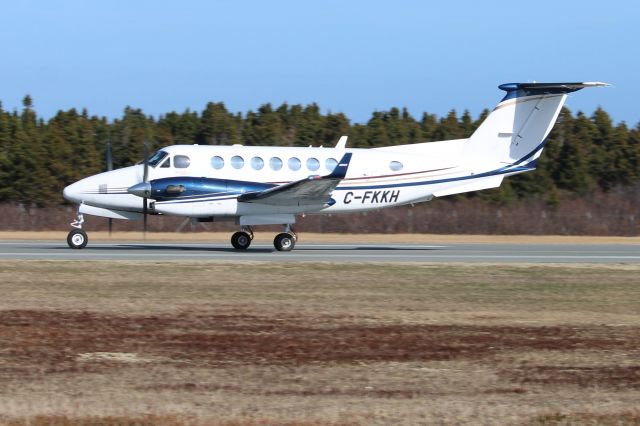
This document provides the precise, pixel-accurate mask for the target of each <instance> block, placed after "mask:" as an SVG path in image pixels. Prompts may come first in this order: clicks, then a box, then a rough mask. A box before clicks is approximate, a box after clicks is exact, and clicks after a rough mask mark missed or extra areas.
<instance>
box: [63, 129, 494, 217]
mask: <svg viewBox="0 0 640 426" xmlns="http://www.w3.org/2000/svg"><path fill="white" fill-rule="evenodd" d="M465 141H466V140H453V141H447V142H433V143H422V144H413V145H404V146H398V147H387V148H382V149H357V148H353V149H337V148H313V147H309V148H293V147H258V146H240V145H234V146H212V145H174V146H169V147H166V148H163V149H162V151H164V152H166V153H167V155H166V157H165V159H163V161H162V162H160V163H158V164H156V165H155V166H151V167H149V177H148V179H149V180H152V181H153V180H155V179H161V178H169V177H179V176H184V177H198V178H199V177H206V178H214V179H228V180H234V181H246V182H251V183H255V182H260V183H270V184H275V185H278V184H284V183H288V182H292V181H297V180H300V179H304V178H306V177H308V176H311V175H327V174H329V173H331V171H332V170H333V168H334V167H335V165H336V163H337V161H339V160H340V158H341V157H342V156H343V155H344V154H345V153H346V152H350V153H352V160H351V164H350V165H349V169H348V171H347V175H346V178H345V179H344V180H342V182H341V183H340V184H339V185H338V187H337V188H335V190H334V191H333V194H332V197H331V198H333V200H335V203H334V204H332V205H330V206H317V207H315V208H311V209H310V207H309V206H304V205H303V206H291V205H283V206H278V205H263V204H255V203H242V202H238V201H237V199H236V197H234V196H228V195H225V194H212V195H210V196H208V197H200V198H198V199H191V200H169V201H166V200H165V201H156V202H154V200H153V198H151V199H150V200H149V207H150V212H152V213H160V214H169V215H181V216H190V217H222V216H243V215H258V214H299V213H339V212H357V211H366V210H372V209H379V208H383V207H391V206H397V205H402V204H409V203H416V202H421V201H427V200H429V199H431V198H432V197H433V195H434V194H437V193H438V192H439V191H442V190H447V189H448V188H452V187H462V186H466V185H469V183H470V179H471V180H474V181H478V182H485V181H487V179H494V180H495V178H493V177H487V176H484V175H481V176H479V177H478V178H477V179H473V178H472V177H473V174H472V173H473V172H474V171H472V170H469V168H468V167H461V166H459V165H458V164H457V163H458V162H459V161H457V160H456V159H459V158H460V155H459V154H460V150H461V149H462V146H463V144H464V142H465ZM408 147H411V150H408V149H407V148H408ZM165 161H167V164H165ZM169 163H170V165H169V166H167V165H168V164H169ZM187 164H188V165H187ZM163 166H164V167H163ZM185 166H186V167H185ZM494 166H495V167H493V169H495V168H496V167H498V165H494ZM490 169H491V168H490ZM490 169H487V170H476V171H475V172H476V173H480V174H482V173H483V172H490V171H491V170H490ZM505 172H506V171H505ZM142 174H143V166H142V165H135V166H131V167H126V168H123V169H118V170H114V171H110V172H105V173H101V174H98V175H94V176H90V177H88V178H85V179H83V180H81V181H79V182H76V183H75V184H73V185H70V186H69V187H67V188H66V189H65V197H66V198H67V199H70V200H72V201H74V202H77V203H81V204H84V205H86V206H93V207H97V208H102V209H107V210H116V211H125V212H140V211H142V200H141V198H140V197H138V196H135V195H132V194H130V193H127V188H129V187H131V186H133V185H135V184H136V183H138V182H140V181H141V180H142ZM505 174H506V173H500V174H499V175H498V178H499V180H501V179H502V177H503V176H504V175H505ZM498 184H499V183H498ZM476 186H477V185H476ZM496 186H497V185H496ZM96 211H99V210H96ZM107 216H108V215H107Z"/></svg>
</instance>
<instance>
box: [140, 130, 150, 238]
mask: <svg viewBox="0 0 640 426" xmlns="http://www.w3.org/2000/svg"><path fill="white" fill-rule="evenodd" d="M142 148H143V153H144V160H143V161H144V166H143V167H144V172H143V174H142V182H143V185H145V190H146V191H145V193H144V197H143V198H142V218H143V224H142V234H143V236H144V239H145V240H146V239H147V213H148V211H147V209H148V207H147V199H148V198H147V197H148V196H149V193H150V192H151V185H150V184H149V144H148V143H147V138H144V143H143V145H142ZM147 188H148V190H147Z"/></svg>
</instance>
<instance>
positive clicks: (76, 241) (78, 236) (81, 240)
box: [67, 229, 89, 249]
mask: <svg viewBox="0 0 640 426" xmlns="http://www.w3.org/2000/svg"><path fill="white" fill-rule="evenodd" d="M88 242H89V237H87V233H86V232H84V231H83V230H82V229H74V230H72V231H70V232H69V235H67V244H69V247H71V248H72V249H81V248H84V247H85V246H86V245H87V243H88Z"/></svg>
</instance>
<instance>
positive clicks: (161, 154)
mask: <svg viewBox="0 0 640 426" xmlns="http://www.w3.org/2000/svg"><path fill="white" fill-rule="evenodd" d="M167 155H169V154H168V153H167V152H165V151H162V150H160V151H158V152H156V153H155V154H153V156H152V157H151V158H149V166H151V167H155V166H157V165H158V164H160V162H162V160H164V159H165V158H166V156H167Z"/></svg>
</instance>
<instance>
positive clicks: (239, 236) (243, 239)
mask: <svg viewBox="0 0 640 426" xmlns="http://www.w3.org/2000/svg"><path fill="white" fill-rule="evenodd" d="M251 240H253V229H251V227H250V226H243V227H242V228H240V231H238V232H236V233H235V234H233V235H232V236H231V245H232V246H233V248H235V249H236V250H246V249H248V248H249V246H250V245H251Z"/></svg>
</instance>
